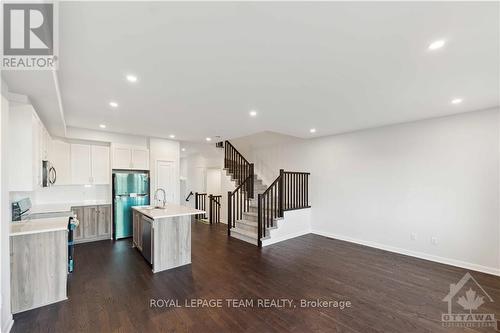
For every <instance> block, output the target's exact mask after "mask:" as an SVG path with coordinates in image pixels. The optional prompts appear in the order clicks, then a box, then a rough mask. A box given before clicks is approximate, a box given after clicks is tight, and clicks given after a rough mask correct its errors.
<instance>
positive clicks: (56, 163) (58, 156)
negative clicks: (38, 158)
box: [48, 140, 72, 186]
mask: <svg viewBox="0 0 500 333" xmlns="http://www.w3.org/2000/svg"><path fill="white" fill-rule="evenodd" d="M48 160H49V161H50V162H51V163H52V166H53V167H54V168H55V169H56V173H57V177H56V182H55V184H54V185H56V186H57V185H69V184H71V182H72V174H71V146H70V144H69V143H66V142H64V141H60V140H52V142H51V144H50V149H49V155H48Z"/></svg>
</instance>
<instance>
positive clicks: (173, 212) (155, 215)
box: [132, 203, 205, 220]
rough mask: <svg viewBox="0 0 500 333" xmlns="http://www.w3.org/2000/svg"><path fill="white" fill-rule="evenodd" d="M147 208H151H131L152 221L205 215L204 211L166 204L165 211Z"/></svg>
mask: <svg viewBox="0 0 500 333" xmlns="http://www.w3.org/2000/svg"><path fill="white" fill-rule="evenodd" d="M148 207H151V206H135V207H132V209H134V210H136V211H138V212H139V213H141V214H143V215H146V216H148V217H150V218H152V219H153V220H157V219H163V218H167V217H175V216H185V215H196V214H204V213H205V211H203V210H198V209H193V208H191V207H186V206H181V205H176V204H171V203H167V204H166V205H165V209H148Z"/></svg>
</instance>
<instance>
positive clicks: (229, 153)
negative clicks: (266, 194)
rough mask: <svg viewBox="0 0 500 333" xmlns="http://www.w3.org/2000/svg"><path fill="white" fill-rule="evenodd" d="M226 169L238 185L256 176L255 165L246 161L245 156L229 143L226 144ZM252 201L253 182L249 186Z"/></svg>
mask: <svg viewBox="0 0 500 333" xmlns="http://www.w3.org/2000/svg"><path fill="white" fill-rule="evenodd" d="M224 168H225V169H227V170H228V171H229V173H230V174H231V176H232V177H233V179H234V180H235V181H236V185H241V184H242V183H243V182H244V181H245V180H246V179H247V178H248V177H250V176H251V177H252V179H253V174H254V165H253V163H250V162H248V161H247V160H246V158H245V157H243V155H241V153H240V152H239V151H238V150H237V149H236V148H235V147H234V146H233V145H232V144H231V143H230V142H229V141H227V140H226V141H225V142H224ZM247 187H248V188H247V191H248V194H250V199H252V198H253V182H249V183H248V184H247Z"/></svg>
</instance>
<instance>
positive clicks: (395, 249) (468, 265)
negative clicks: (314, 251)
mask: <svg viewBox="0 0 500 333" xmlns="http://www.w3.org/2000/svg"><path fill="white" fill-rule="evenodd" d="M311 233H313V234H316V235H320V236H325V237H329V238H334V239H338V240H342V241H346V242H350V243H356V244H360V245H364V246H369V247H373V248H376V249H380V250H385V251H389V252H394V253H399V254H403V255H407V256H410V257H416V258H419V259H425V260H430V261H434V262H438V263H441V264H446V265H451V266H456V267H460V268H465V269H470V270H474V271H478V272H482V273H487V274H492V275H496V276H500V269H499V268H495V267H487V266H482V265H477V264H473V263H469V262H465V261H461V260H456V259H450V258H444V257H439V256H435V255H432V254H427V253H423V252H417V251H411V250H406V249H402V248H398V247H394V246H389V245H384V244H380V243H376V242H371V241H364V240H359V239H354V238H351V237H347V236H342V235H337V234H333V233H329V232H324V231H319V230H312V231H311Z"/></svg>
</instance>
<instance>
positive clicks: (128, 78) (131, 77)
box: [126, 74, 137, 82]
mask: <svg viewBox="0 0 500 333" xmlns="http://www.w3.org/2000/svg"><path fill="white" fill-rule="evenodd" d="M126 77H127V81H128V82H137V76H135V75H132V74H128V75H127V76H126Z"/></svg>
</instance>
